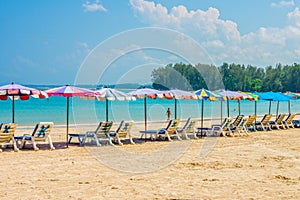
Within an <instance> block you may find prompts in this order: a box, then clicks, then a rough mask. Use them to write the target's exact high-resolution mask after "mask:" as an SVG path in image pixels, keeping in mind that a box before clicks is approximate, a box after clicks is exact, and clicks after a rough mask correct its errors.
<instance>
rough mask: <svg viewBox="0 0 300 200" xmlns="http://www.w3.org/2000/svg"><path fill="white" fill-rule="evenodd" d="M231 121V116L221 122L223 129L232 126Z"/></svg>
mask: <svg viewBox="0 0 300 200" xmlns="http://www.w3.org/2000/svg"><path fill="white" fill-rule="evenodd" d="M231 123H232V118H231V117H227V118H225V119H224V121H223V123H222V124H221V129H223V130H226V129H228V127H229V126H230V124H231Z"/></svg>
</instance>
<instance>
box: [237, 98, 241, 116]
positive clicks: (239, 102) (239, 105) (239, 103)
mask: <svg viewBox="0 0 300 200" xmlns="http://www.w3.org/2000/svg"><path fill="white" fill-rule="evenodd" d="M238 109H239V115H241V101H240V100H238Z"/></svg>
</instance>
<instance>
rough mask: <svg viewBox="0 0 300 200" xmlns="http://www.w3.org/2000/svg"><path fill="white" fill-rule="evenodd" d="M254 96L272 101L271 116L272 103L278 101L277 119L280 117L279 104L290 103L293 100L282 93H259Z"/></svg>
mask: <svg viewBox="0 0 300 200" xmlns="http://www.w3.org/2000/svg"><path fill="white" fill-rule="evenodd" d="M254 94H256V95H258V96H259V99H260V100H267V101H270V104H269V114H271V102H272V101H277V110H276V117H277V116H278V110H279V102H280V101H289V100H291V97H289V96H287V95H285V94H283V93H281V92H272V91H271V92H264V93H259V92H255V93H254Z"/></svg>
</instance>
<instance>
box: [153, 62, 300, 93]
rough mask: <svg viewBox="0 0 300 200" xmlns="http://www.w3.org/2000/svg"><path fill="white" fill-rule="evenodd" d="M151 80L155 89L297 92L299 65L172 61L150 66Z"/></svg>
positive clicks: (299, 88)
mask: <svg viewBox="0 0 300 200" xmlns="http://www.w3.org/2000/svg"><path fill="white" fill-rule="evenodd" d="M151 80H152V82H153V87H154V88H155V89H175V88H176V89H182V90H197V89H201V88H205V89H209V90H216V89H220V88H225V89H227V90H234V91H245V92H254V91H257V92H266V91H273V92H285V91H293V92H300V64H297V63H294V64H293V65H284V66H283V65H282V64H277V65H276V66H275V67H272V66H268V67H266V68H261V67H256V66H252V65H247V66H245V65H241V64H234V63H232V64H228V63H223V64H222V65H221V66H219V67H216V66H214V65H206V64H197V65H195V66H193V65H191V64H184V63H176V64H169V65H167V66H165V67H160V68H158V69H154V70H153V71H152V74H151Z"/></svg>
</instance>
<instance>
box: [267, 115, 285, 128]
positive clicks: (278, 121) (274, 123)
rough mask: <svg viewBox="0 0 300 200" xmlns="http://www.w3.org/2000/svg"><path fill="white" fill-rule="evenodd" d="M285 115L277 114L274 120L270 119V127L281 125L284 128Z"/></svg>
mask: <svg viewBox="0 0 300 200" xmlns="http://www.w3.org/2000/svg"><path fill="white" fill-rule="evenodd" d="M285 116H286V114H279V115H278V116H277V118H276V120H275V121H270V122H269V123H270V125H271V128H274V127H275V128H277V129H280V127H281V128H283V129H285V125H284V123H283V119H284V118H285Z"/></svg>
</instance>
